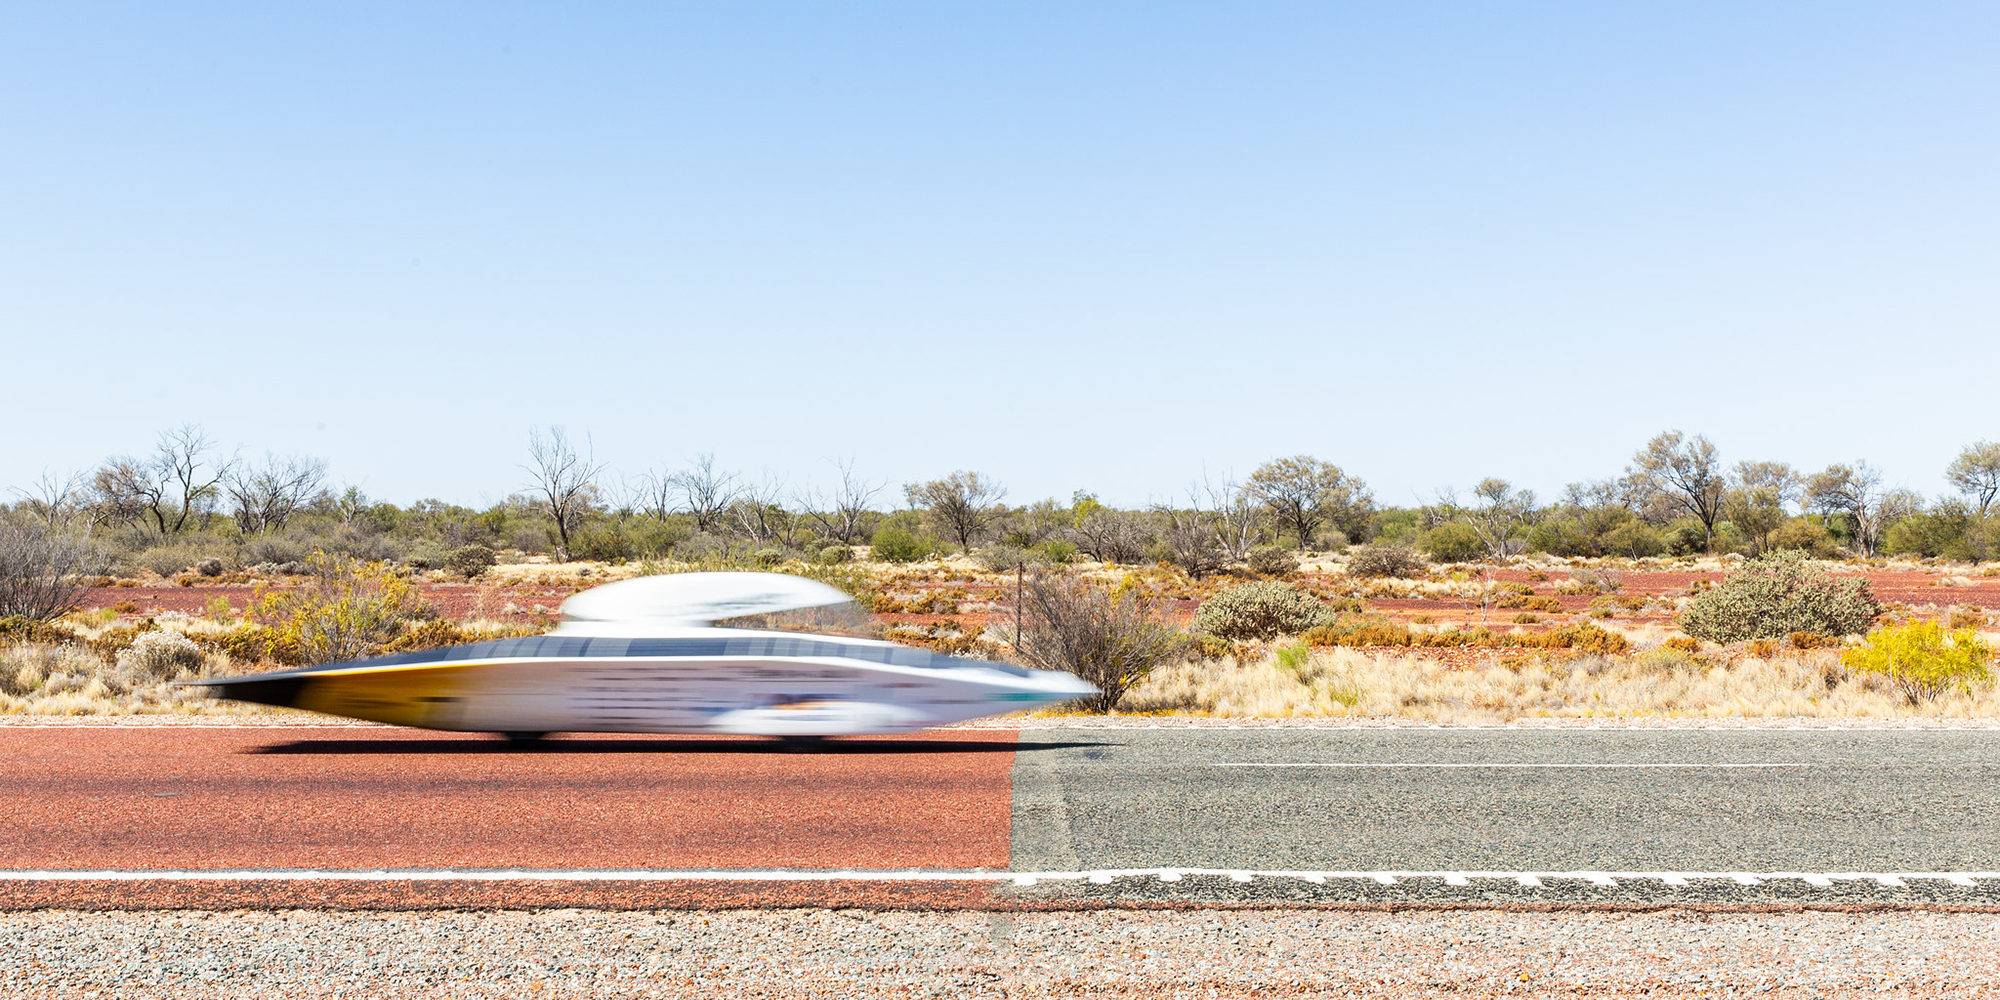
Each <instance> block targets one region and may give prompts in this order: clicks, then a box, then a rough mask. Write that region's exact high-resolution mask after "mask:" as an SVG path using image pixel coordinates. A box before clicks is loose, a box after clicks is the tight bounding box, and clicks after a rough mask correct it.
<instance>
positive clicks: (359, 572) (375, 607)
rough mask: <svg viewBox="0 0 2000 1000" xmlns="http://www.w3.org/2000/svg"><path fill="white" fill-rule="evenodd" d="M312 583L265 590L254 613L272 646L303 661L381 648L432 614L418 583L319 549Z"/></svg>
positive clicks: (340, 657)
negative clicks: (416, 585)
mask: <svg viewBox="0 0 2000 1000" xmlns="http://www.w3.org/2000/svg"><path fill="white" fill-rule="evenodd" d="M309 565H310V567H311V571H310V575H309V576H308V578H307V582H305V583H303V584H301V585H298V586H293V587H285V588H283V589H280V590H274V591H270V592H268V593H264V594H260V595H259V596H258V599H257V601H256V603H255V604H254V605H253V606H252V608H251V617H252V618H254V619H255V620H256V621H257V623H258V624H259V625H262V626H264V627H265V628H267V629H269V630H270V631H269V633H268V641H269V643H270V645H271V646H272V647H277V648H285V649H287V650H288V651H290V650H296V656H297V658H298V662H300V663H305V664H315V663H334V662H338V661H341V660H352V659H356V658H358V657H362V656H367V655H370V654H372V653H375V652H379V651H380V650H381V649H382V647H383V646H386V645H387V644H389V643H390V642H392V641H394V640H395V639H396V637H397V636H399V635H401V634H402V631H403V626H404V624H405V623H407V622H410V621H413V620H416V619H420V618H429V617H432V615H431V613H430V609H429V607H428V606H426V605H425V604H424V601H423V598H422V597H421V596H420V595H419V594H418V593H417V588H415V587H413V586H411V585H410V582H409V581H408V580H405V579H403V578H402V577H400V576H397V575H396V574H395V573H394V572H393V571H392V570H390V569H389V567H387V566H384V565H383V564H381V563H379V562H376V563H365V564H364V563H357V562H355V561H354V560H352V559H347V558H344V557H336V556H328V555H325V554H323V553H315V554H314V555H313V557H312V559H311V560H310V562H309Z"/></svg>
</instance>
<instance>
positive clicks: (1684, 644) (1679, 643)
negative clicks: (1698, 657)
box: [1660, 635, 1701, 656]
mask: <svg viewBox="0 0 2000 1000" xmlns="http://www.w3.org/2000/svg"><path fill="white" fill-rule="evenodd" d="M1660 648H1661V649H1672V650H1677V651H1679V652H1682V653H1686V654H1688V655H1689V656H1693V655H1694V654H1696V653H1699V652H1701V640H1699V639H1690V638H1688V637H1687V636H1684V635H1677V636H1674V637H1673V638H1671V639H1668V640H1667V641H1665V642H1663V643H1660Z"/></svg>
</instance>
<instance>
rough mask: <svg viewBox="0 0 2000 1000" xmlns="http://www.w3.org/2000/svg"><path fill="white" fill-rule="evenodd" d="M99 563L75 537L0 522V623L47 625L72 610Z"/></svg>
mask: <svg viewBox="0 0 2000 1000" xmlns="http://www.w3.org/2000/svg"><path fill="white" fill-rule="evenodd" d="M98 561H99V560H98V558H97V555H96V553H95V552H94V551H93V550H92V549H91V546H90V539H89V537H88V536H87V535H85V534H83V533H82V532H80V531H64V530H62V529H60V528H51V527H49V526H48V525H46V524H43V523H41V522H39V521H26V520H19V521H15V520H0V618H5V617H20V618H27V619H30V620H33V621H48V620H50V619H53V618H60V617H62V616H63V615H65V614H68V613H69V612H71V611H74V610H76V605H77V601H79V600H81V599H82V597H83V591H84V589H85V588H86V587H88V586H89V585H90V581H89V579H88V578H89V577H90V576H91V575H94V574H95V573H96V572H97V563H98Z"/></svg>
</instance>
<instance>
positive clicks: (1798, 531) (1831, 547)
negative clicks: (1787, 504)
mask: <svg viewBox="0 0 2000 1000" xmlns="http://www.w3.org/2000/svg"><path fill="white" fill-rule="evenodd" d="M1769 544H1770V546H1771V548H1773V549H1795V550H1797V551H1800V552H1804V553H1806V554H1807V555H1810V556H1813V557H1814V558H1817V559H1831V558H1833V557H1834V555H1836V554H1837V553H1838V551H1839V548H1840V546H1839V544H1838V542H1836V541H1835V539H1834V537H1833V532H1831V531H1828V530H1826V525H1824V524H1821V523H1820V522H1819V521H1817V520H1814V519H1812V518H1809V517H1795V518H1792V519H1791V520H1789V521H1786V522H1785V523H1784V524H1782V525H1779V526H1778V530H1776V531H1773V532H1771V539H1770V543H1769Z"/></svg>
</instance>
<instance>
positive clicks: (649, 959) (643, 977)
mask: <svg viewBox="0 0 2000 1000" xmlns="http://www.w3.org/2000/svg"><path fill="white" fill-rule="evenodd" d="M1996 945H2000V922H1996V921H1995V920H1994V918H1993V917H1991V916H1989V915H1975V914H1927V913H1904V914H1895V915H1880V914H1874V915H1865V916H1862V915H1846V914H1825V913H1794V914H1726V915H1713V914H1688V913H1675V912H1668V913H1651V914H1625V915H1620V914H1565V913H1556V914H1509V913H1494V912H1471V913H1402V914H1388V913H1337V914H1328V913H1300V912H1286V911H1266V910H1238V911H1230V912H1219V911H1180V912H1114V913H1012V914H993V913H979V912H966V913H950V914H913V913H896V912H891V913H863V912H857V911H829V910H785V911H775V912H771V911H745V910H733V911H719V912H711V913H606V912H596V911H579V910H549V911H497V912H463V911H452V912H444V913H428V914H409V913H365V914H363V913H324V912H310V911H289V912H278V913H212V912H196V911H177V912H162V913H109V914H78V913H71V912H41V913H33V914H12V915H0V995H7V996H24V997H25V996H33V997H54V998H62V997H101V996H118V997H176V998H212V997H251V996H275V995H285V996H290V997H326V996H370V997H486V996H508V997H523V996H536V997H549V996H593V997H596V996H667V997H683V996H685V997H694V996H716V995H727V996H740V997H815V998H818V997H856V996H890V997H917V996H952V997H1001V996H1006V997H1045V996H1072V995H1079V994H1088V995H1092V996H1133V997H1137V996H1147V997H1183V996H1187V997H1208V996H1249V995H1253V994H1254V995H1258V996H1301V995H1322V994H1336V995H1348V994H1349V993H1350V992H1360V993H1364V994H1366V995H1368V996H1376V997H1414V996H1432V995H1440V994H1448V995H1452V996H1460V997H1463V996H1491V995H1502V994H1505V995H1537V996H1541V995H1582V994H1589V995H1593V996H1604V995H1613V996H1621V995H1624V996H1630V995H1646V996H1656V997H1657V996H1695V995H1705V996H1716V995H1732V994H1748V993H1757V994H1759V995H1763V996H1780V997H1789V996H1798V997H1806V996H1812V997H1823V998H1837V997H1848V996H1862V995H1867V996H1883V995H1890V996H1921V997H1930V996H1972V995H1979V994H1982V993H1989V992H1991V991H1993V990H1994V989H2000V959H1996V957H1995V950H1994V949H1995V946H1996Z"/></svg>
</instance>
